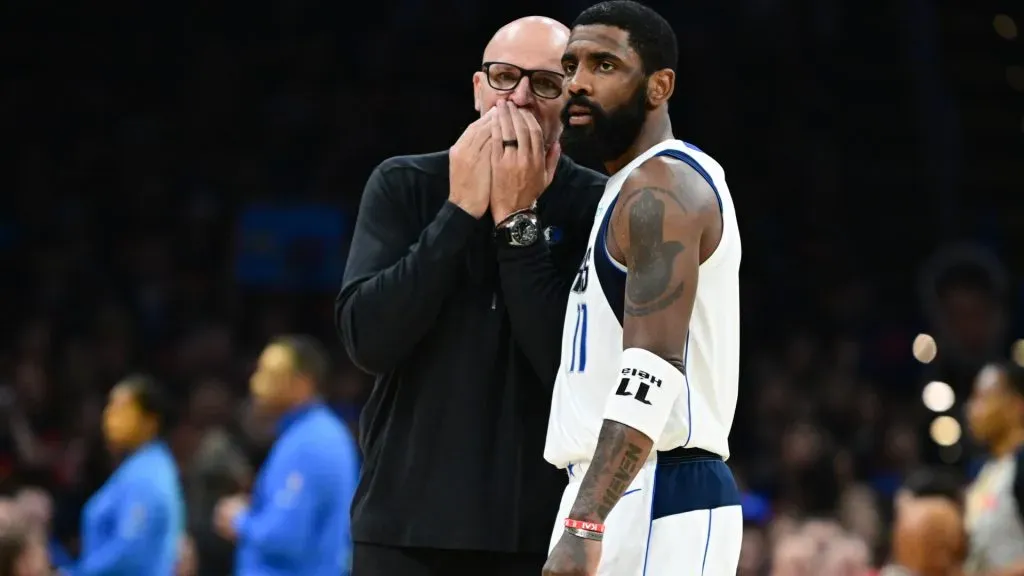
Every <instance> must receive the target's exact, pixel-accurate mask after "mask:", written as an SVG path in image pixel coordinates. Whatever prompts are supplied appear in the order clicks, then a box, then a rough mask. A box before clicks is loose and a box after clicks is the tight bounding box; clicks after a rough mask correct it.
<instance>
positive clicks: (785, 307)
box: [0, 0, 1024, 574]
mask: <svg viewBox="0 0 1024 576" xmlns="http://www.w3.org/2000/svg"><path fill="white" fill-rule="evenodd" d="M649 3H650V4H651V5H652V6H654V7H655V8H657V9H658V10H660V11H661V12H662V13H663V14H664V15H665V16H666V17H667V18H668V19H669V20H670V22H672V24H673V25H674V27H675V29H676V33H677V35H678V37H679V41H680V43H681V47H680V48H681V56H682V61H681V70H680V78H681V80H680V82H679V85H678V86H679V88H678V89H677V93H676V96H675V97H674V99H673V101H672V105H671V108H672V115H673V121H674V126H675V130H676V134H677V136H679V137H681V138H683V139H685V140H687V141H690V142H693V143H695V144H697V145H698V146H700V147H701V148H702V149H704V150H706V151H708V152H709V153H710V154H712V155H713V156H715V157H716V158H717V159H719V160H720V161H721V163H722V165H723V166H724V167H725V169H726V173H727V174H728V177H729V183H730V187H731V189H732V191H733V195H734V197H735V199H736V204H737V208H738V211H739V216H740V219H741V225H742V228H743V240H744V247H745V254H744V263H743V285H742V288H743V298H744V301H743V333H744V365H743V373H742V389H741V400H740V401H741V407H740V412H739V414H738V416H737V419H736V425H735V427H734V430H733V434H732V438H731V441H732V445H733V453H734V456H733V458H732V459H731V460H730V465H732V466H733V468H734V470H736V472H737V475H738V476H739V478H740V479H741V481H742V482H743V484H744V487H745V488H746V489H747V490H748V492H749V498H750V501H749V502H748V507H747V511H748V520H749V522H750V525H749V526H748V528H749V529H748V530H747V545H746V546H745V549H744V551H745V553H744V568H743V570H744V572H743V573H744V574H747V573H750V574H753V573H756V568H757V566H758V565H759V564H761V563H763V562H764V561H765V558H766V556H767V554H768V552H769V550H770V549H771V544H772V542H773V541H774V538H777V535H778V534H779V533H782V532H785V531H786V530H790V529H792V528H791V527H792V525H793V520H794V519H808V518H831V519H833V520H834V521H838V522H840V523H841V524H842V525H843V526H844V527H845V528H846V529H847V530H849V531H850V534H852V535H853V536H854V537H856V538H859V539H860V541H861V542H863V543H865V544H866V545H867V546H868V547H869V548H870V549H871V550H873V551H874V552H875V553H876V554H884V541H885V540H886V538H885V522H886V518H887V517H888V514H889V508H890V505H889V504H890V502H891V499H892V494H893V491H894V490H895V488H896V487H897V486H898V485H899V482H900V481H901V478H902V477H903V476H904V474H906V473H907V472H908V471H910V470H912V469H915V468H916V467H918V466H920V465H922V464H925V463H931V464H938V465H942V466H948V467H949V468H950V469H951V470H954V471H956V472H957V473H960V474H963V476H964V477H965V478H967V477H969V474H970V471H971V469H972V467H973V466H974V465H975V463H976V461H977V456H978V453H977V450H976V449H974V448H973V447H972V446H971V445H970V443H969V441H968V440H967V439H966V438H961V435H960V433H959V432H960V430H959V427H958V426H957V422H956V421H957V420H959V419H960V417H961V407H960V406H961V400H962V399H963V398H964V397H965V396H966V391H967V390H968V389H969V386H970V381H971V378H972V377H973V375H974V373H975V371H976V370H977V368H978V366H979V365H980V363H981V362H982V361H984V360H985V359H988V358H991V357H998V356H1006V355H1007V354H1009V353H1010V350H1011V346H1012V344H1013V342H1014V341H1015V339H1016V338H1017V337H1018V336H1020V335H1022V320H1024V318H1022V317H1021V311H1022V310H1024V308H1022V306H1020V304H1021V300H1022V296H1024V291H1022V288H1024V285H1022V283H1021V280H1022V279H1021V275H1020V273H1019V271H1020V270H1021V269H1022V268H1021V264H1022V263H1024V242H1022V240H1024V226H1021V225H1020V224H1021V223H1022V222H1024V203H1021V202H1018V197H1017V194H1019V193H1021V191H1022V187H1021V185H1022V184H1024V162H1022V161H1021V158H1022V154H1021V153H1022V151H1024V133H1022V130H1024V93H1022V92H1024V40H1021V39H1019V38H1018V30H1017V26H1018V24H1019V25H1024V6H1022V5H1021V4H1020V3H1019V2H1010V1H1008V0H1007V1H992V0H973V1H970V2H967V1H946V2H938V1H934V0H886V1H881V0H867V1H861V2H843V1H840V0H732V1H730V2H679V1H669V0H663V1H654V0H651V1H650V2H649ZM590 4H591V2H589V1H585V0H560V1H558V2H554V3H550V2H539V1H536V0H524V1H520V2H518V3H483V2H476V1H474V0H431V1H429V2H427V1H425V0H378V1H376V2H373V3H370V4H369V5H364V4H362V3H361V4H359V5H355V4H352V5H345V4H343V3H341V2H323V1H321V2H316V1H304V2H275V3H267V2H250V3H241V2H155V3H154V2H147V3H127V2H121V3H118V2H115V3H112V4H99V5H98V4H95V3H82V2H67V3H64V4H62V5H60V6H58V5H57V4H55V3H52V2H26V1H23V0H22V1H18V0H15V1H13V2H8V3H5V4H4V6H3V7H2V8H0V11H2V12H0V45H2V48H3V54H4V60H6V63H5V64H4V66H3V82H2V86H0V134H2V135H3V139H4V141H5V142H6V143H7V146H6V147H5V149H6V150H7V152H6V154H5V156H6V160H7V162H5V163H4V164H5V165H6V169H5V170H4V171H3V178H2V180H0V190H2V192H3V199H4V201H3V203H2V207H0V270H2V274H3V275H2V282H0V319H2V321H0V336H2V341H0V385H2V388H0V410H2V411H3V418H2V419H0V489H2V490H3V491H5V492H11V491H14V490H17V489H18V488H20V487H24V486H39V487H42V488H44V489H45V490H47V491H48V492H49V493H50V494H51V495H52V496H53V498H54V501H55V516H54V534H55V537H56V538H57V539H59V540H61V541H62V543H63V544H65V545H66V546H67V547H69V548H70V549H71V550H73V549H74V546H75V543H74V534H75V533H76V529H77V518H78V513H79V507H80V506H81V503H82V502H83V501H84V499H85V498H86V497H87V496H88V495H89V494H91V492H92V491H93V490H94V489H95V488H96V487H97V486H99V484H100V483H101V482H102V481H103V480H104V479H105V478H106V475H107V473H108V472H109V470H110V468H109V466H110V463H109V462H108V460H107V458H106V456H105V451H104V450H103V447H102V446H101V445H100V444H99V442H98V416H99V412H100V410H101V409H102V406H103V403H104V401H105V397H104V395H105V393H106V391H107V390H108V389H109V388H110V386H111V385H112V384H113V383H114V382H115V381H116V380H117V379H118V378H119V377H121V376H122V375H124V374H125V373H126V372H128V371H137V370H144V371H150V372H153V373H155V374H156V375H157V376H159V377H160V378H161V379H162V380H163V381H164V382H165V383H166V384H167V386H169V387H170V388H171V390H172V391H173V392H174V394H175V396H176V397H177V399H178V404H177V405H178V408H179V409H180V410H179V414H178V415H179V416H180V418H179V419H178V420H177V425H176V426H175V428H174V431H173V434H172V438H173V443H174V449H175V451H176V453H177V455H178V457H179V459H180V462H181V465H182V467H183V474H184V477H185V479H186V482H187V487H188V489H189V494H190V502H189V504H190V507H191V506H197V507H198V508H199V509H203V508H204V507H205V506H206V505H205V504H203V502H206V501H207V500H209V499H210V498H211V496H210V493H211V492H217V491H219V490H222V487H218V483H217V474H216V472H215V471H214V472H210V470H209V468H210V467H211V463H210V461H209V460H210V456H209V455H210V454H211V453H214V454H215V453H217V452H216V448H217V447H218V444H217V442H228V443H233V444H235V445H237V446H238V447H240V448H241V449H243V450H244V451H245V452H246V453H247V454H248V455H249V458H250V459H251V461H252V463H253V464H254V465H255V464H258V462H259V458H260V455H261V450H262V449H263V448H262V447H263V446H265V443H266V442H265V438H266V430H265V426H263V425H262V424H261V423H260V422H259V421H256V420H255V419H253V418H249V417H248V415H249V413H248V412H247V409H246V405H245V403H244V402H243V399H244V396H245V393H246V385H247V380H248V375H249V373H250V371H251V369H252V366H253V362H254V358H255V355H256V353H257V352H258V351H259V349H260V348H261V347H262V345H263V344H264V343H265V342H266V341H267V339H268V337H269V336H271V335H273V334H277V333H281V332H290V331H302V332H309V333H313V334H316V335H318V336H320V337H321V338H323V339H324V340H325V341H326V342H328V343H330V344H331V345H332V347H333V350H334V351H335V353H336V360H337V371H336V375H335V378H334V380H333V389H332V398H331V400H332V402H333V405H334V406H336V408H337V410H338V412H339V414H340V415H342V417H344V418H346V419H347V420H348V421H349V422H354V420H355V419H356V418H357V417H358V409H359V405H360V402H361V400H362V399H363V398H364V396H365V395H366V392H367V387H368V384H369V379H368V377H367V376H365V375H363V374H361V373H359V372H358V371H357V370H356V369H354V368H353V367H352V366H351V365H350V364H349V363H348V362H347V359H346V358H345V357H344V351H343V350H341V347H340V346H339V345H338V344H337V337H336V336H335V334H334V332H333V326H332V308H333V302H334V296H335V294H336V291H337V289H338V287H339V282H340V278H341V273H342V270H343V268H344V262H345V256H346V253H347V238H348V236H349V233H350V230H351V228H352V223H353V219H354V214H355V210H356V208H357V206H358V202H359V197H360V193H361V191H362V186H363V184H364V182H365V179H366V177H367V176H368V175H369V173H370V171H371V170H372V168H373V167H374V166H375V165H376V164H377V163H379V162H380V161H382V160H384V159H385V158H387V157H388V156H391V155H396V154H409V153H421V152H428V151H433V150H438V149H443V148H446V147H448V146H450V145H451V144H452V143H453V142H454V140H455V138H456V137H457V136H458V134H460V133H461V131H462V130H463V128H464V127H465V125H466V124H467V123H469V122H470V121H471V120H472V119H473V115H474V112H473V108H472V94H471V75H472V73H473V72H474V70H475V69H476V67H477V66H478V64H479V61H480V56H481V52H482V50H483V47H484V45H485V43H486V42H487V40H488V39H489V37H490V36H491V34H492V33H493V32H494V31H495V30H496V29H497V28H498V27H499V26H500V25H502V24H503V23H505V22H507V21H509V20H511V19H513V18H516V17H519V16H523V15H527V14H531V13H539V14H543V15H547V16H552V17H556V18H558V19H560V20H562V21H563V22H566V23H569V22H571V21H572V19H573V17H574V16H575V15H576V14H577V13H578V12H579V11H580V10H581V9H583V8H585V7H586V6H589V5H590ZM371 8H372V9H371ZM921 332H927V333H930V334H933V335H934V336H935V337H936V339H937V340H938V342H939V355H938V358H937V359H936V360H935V361H934V362H932V363H931V364H928V365H924V364H921V363H918V362H917V361H915V360H914V358H913V356H912V355H911V353H910V349H911V341H912V340H913V338H914V336H915V335H916V334H918V333H921ZM930 381H939V382H940V383H945V384H948V386H945V384H943V385H933V386H932V387H931V396H930V398H931V399H930V400H929V401H928V402H927V403H926V402H924V401H923V400H922V391H923V389H924V388H925V385H926V383H928V382H930ZM950 390H951V391H952V394H950V393H949V391H950ZM929 406H931V408H932V409H929ZM936 411H938V412H940V413H943V414H946V415H949V416H952V417H953V420H952V421H951V420H949V419H944V420H940V421H939V423H938V424H933V420H934V419H935V418H936V417H937V416H938V415H939V414H938V413H937V412H936ZM211 446H212V447H211ZM204 447H205V448H204ZM204 449H205V450H206V451H205V452H204ZM211 451H212V452H211ZM197 454H198V455H199V456H197ZM204 455H205V457H204ZM210 505H211V506H212V504H210ZM193 530H194V531H195V532H196V533H197V534H196V537H197V540H198V539H201V538H202V537H201V536H198V533H199V532H201V527H194V528H193ZM197 544H202V543H201V542H198V541H197Z"/></svg>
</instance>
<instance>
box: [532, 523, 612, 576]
mask: <svg viewBox="0 0 1024 576" xmlns="http://www.w3.org/2000/svg"><path fill="white" fill-rule="evenodd" d="M600 563H601V543H600V542H598V541H596V540H587V539H585V538H579V537H576V536H573V535H572V534H569V533H568V532H563V533H562V537H561V538H560V539H559V540H558V544H555V548H554V549H553V550H551V554H550V555H548V561H547V562H545V563H544V571H543V572H542V574H543V576H596V575H597V566H598V564H600Z"/></svg>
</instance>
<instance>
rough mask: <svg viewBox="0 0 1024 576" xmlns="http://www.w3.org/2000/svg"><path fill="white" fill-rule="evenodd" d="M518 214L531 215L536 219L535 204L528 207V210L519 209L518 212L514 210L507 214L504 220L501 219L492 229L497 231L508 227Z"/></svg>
mask: <svg viewBox="0 0 1024 576" xmlns="http://www.w3.org/2000/svg"><path fill="white" fill-rule="evenodd" d="M520 214H533V216H534V217H536V216H537V203H536V202H534V203H533V204H531V205H530V207H529V208H520V209H519V210H516V211H515V212H513V213H511V214H509V215H508V216H505V217H504V218H502V219H501V222H498V223H497V224H495V225H494V229H495V230H498V229H499V228H507V227H508V225H509V224H510V223H511V222H512V220H514V219H515V217H516V216H519V215H520Z"/></svg>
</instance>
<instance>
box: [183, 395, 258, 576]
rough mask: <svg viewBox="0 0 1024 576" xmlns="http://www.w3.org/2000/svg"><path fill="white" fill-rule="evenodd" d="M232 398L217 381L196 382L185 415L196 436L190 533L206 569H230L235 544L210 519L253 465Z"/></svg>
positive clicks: (242, 486)
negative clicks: (234, 419)
mask: <svg viewBox="0 0 1024 576" xmlns="http://www.w3.org/2000/svg"><path fill="white" fill-rule="evenodd" d="M231 401H232V398H231V396H230V393H229V392H228V390H227V389H226V387H225V386H224V385H223V384H222V383H220V382H217V381H213V380H210V381H206V382H204V383H201V384H199V386H198V387H197V388H196V389H195V391H194V392H193V394H192V397H191V399H190V402H189V409H188V418H189V422H190V424H191V425H192V426H194V427H195V431H196V433H197V434H199V436H200V440H199V442H198V446H197V447H196V449H195V452H194V453H193V454H192V456H191V459H190V461H189V465H188V468H187V471H186V486H187V499H188V525H189V532H190V533H191V534H192V536H193V538H194V539H195V541H194V548H195V550H194V553H195V555H196V556H197V558H198V563H199V565H201V566H202V567H203V573H204V574H217V575H219V574H229V573H231V571H232V566H233V561H234V546H233V545H232V544H231V542H229V541H228V540H225V539H224V538H221V537H220V536H219V535H217V534H216V533H215V532H214V530H213V526H212V524H211V519H212V518H213V509H214V506H216V504H217V501H218V500H220V499H221V498H224V497H225V496H229V495H231V494H235V493H238V492H240V491H243V490H246V489H248V487H249V485H250V483H251V481H252V476H253V472H252V467H251V465H250V463H249V460H248V457H247V454H246V453H245V451H244V450H243V448H242V447H241V446H240V439H239V435H240V431H239V430H238V429H237V426H233V425H232V420H231V417H232V409H233V406H232V404H231Z"/></svg>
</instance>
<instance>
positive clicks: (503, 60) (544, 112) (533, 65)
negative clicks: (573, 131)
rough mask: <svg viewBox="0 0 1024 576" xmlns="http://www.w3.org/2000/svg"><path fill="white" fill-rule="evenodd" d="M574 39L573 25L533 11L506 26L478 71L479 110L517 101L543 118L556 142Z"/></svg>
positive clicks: (545, 130)
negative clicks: (566, 59)
mask: <svg viewBox="0 0 1024 576" xmlns="http://www.w3.org/2000/svg"><path fill="white" fill-rule="evenodd" d="M568 42H569V29H568V28H566V27H565V25H564V24H562V23H561V22H559V21H557V20H552V19H551V18H546V17H544V16H527V17H525V18H520V19H518V20H515V21H513V22H509V23H508V24H506V25H504V26H502V27H501V28H500V29H499V30H498V31H497V32H495V33H494V37H492V38H491V41H490V42H488V43H487V48H485V49H484V55H483V60H482V63H483V64H485V66H484V67H483V69H482V70H481V71H479V72H477V73H476V74H474V75H473V100H474V107H475V108H476V110H477V112H479V113H480V114H481V115H483V114H486V113H487V111H488V110H490V109H491V108H493V107H494V106H495V105H496V104H498V103H499V102H505V101H508V102H512V103H513V104H515V105H516V107H518V108H521V109H524V110H527V111H529V112H531V113H532V114H533V115H534V117H535V118H537V122H538V123H539V124H540V128H541V131H543V133H544V142H545V144H549V145H550V144H552V143H554V142H556V141H557V140H558V137H559V135H560V134H561V133H562V121H561V119H560V115H561V112H562V108H563V107H564V106H565V92H564V90H563V89H562V86H563V81H564V79H565V77H564V75H563V74H562V54H563V53H564V52H565V46H566V44H567V43H568ZM524 70H525V71H528V72H526V73H525V75H524V72H523V71H524ZM531 72H532V73H533V75H530V76H529V78H528V77H527V75H529V74H530V73H531ZM537 72H540V73H539V74H538V73H537ZM495 86H497V87H498V88H495ZM510 86H514V88H512V87H510ZM538 93H539V94H541V95H542V96H538V95H537V94H538Z"/></svg>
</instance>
